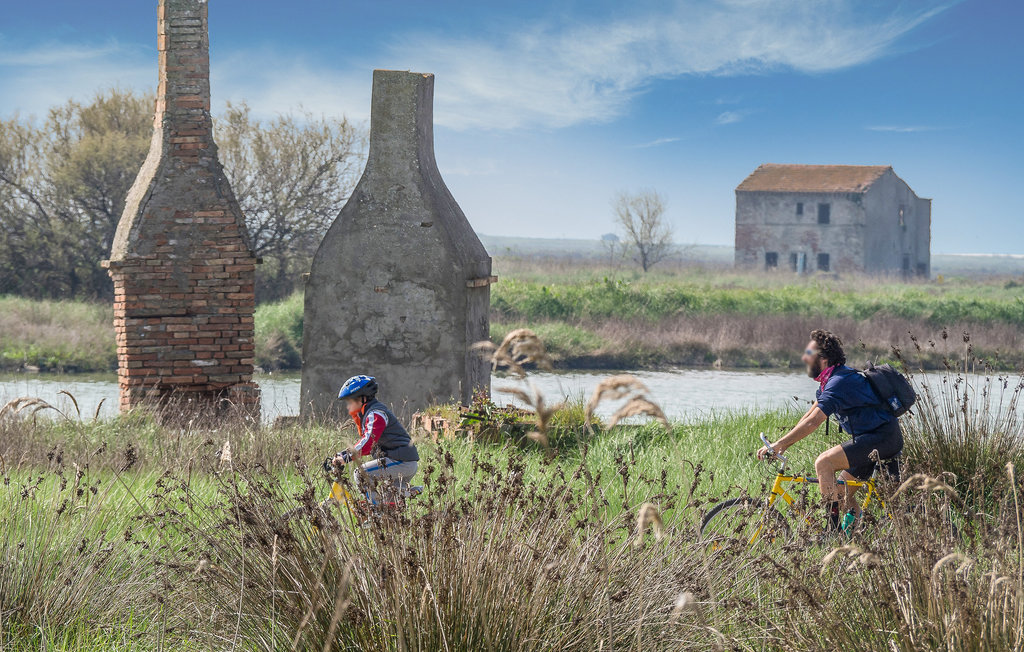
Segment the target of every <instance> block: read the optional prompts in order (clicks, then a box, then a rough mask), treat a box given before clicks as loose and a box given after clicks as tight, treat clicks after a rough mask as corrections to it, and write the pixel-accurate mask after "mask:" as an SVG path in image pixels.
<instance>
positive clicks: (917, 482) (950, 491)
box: [892, 473, 963, 507]
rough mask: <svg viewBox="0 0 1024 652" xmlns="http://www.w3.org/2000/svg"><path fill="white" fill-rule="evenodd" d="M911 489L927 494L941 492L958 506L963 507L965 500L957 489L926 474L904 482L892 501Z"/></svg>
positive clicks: (911, 477)
mask: <svg viewBox="0 0 1024 652" xmlns="http://www.w3.org/2000/svg"><path fill="white" fill-rule="evenodd" d="M911 489H916V490H918V491H923V492H925V493H930V492H940V491H941V492H944V493H945V494H946V495H947V496H949V497H950V498H952V499H953V501H954V502H955V503H956V504H957V505H959V506H961V507H963V500H961V498H960V495H959V494H958V493H957V491H956V489H954V488H953V487H950V486H949V485H948V484H946V483H945V482H943V481H942V480H939V479H938V478H933V477H932V476H930V475H926V474H924V473H915V474H914V475H912V476H910V477H909V478H907V479H906V480H904V481H903V483H902V484H900V486H899V488H898V489H896V492H895V493H893V495H892V499H893V500H895V499H896V498H898V497H899V496H900V494H902V493H903V492H904V491H906V490H911Z"/></svg>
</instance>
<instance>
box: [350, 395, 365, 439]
mask: <svg viewBox="0 0 1024 652" xmlns="http://www.w3.org/2000/svg"><path fill="white" fill-rule="evenodd" d="M365 411H366V403H363V404H362V405H360V406H359V408H358V409H356V410H352V411H351V412H349V413H348V415H349V416H350V417H352V421H354V422H355V424H356V432H358V433H359V436H360V437H362V436H363V412H365Z"/></svg>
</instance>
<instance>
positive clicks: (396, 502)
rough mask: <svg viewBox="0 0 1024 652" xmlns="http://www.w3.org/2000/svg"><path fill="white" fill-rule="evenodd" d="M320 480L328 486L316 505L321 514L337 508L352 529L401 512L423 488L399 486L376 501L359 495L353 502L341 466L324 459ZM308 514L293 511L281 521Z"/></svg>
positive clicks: (298, 509) (367, 496)
mask: <svg viewBox="0 0 1024 652" xmlns="http://www.w3.org/2000/svg"><path fill="white" fill-rule="evenodd" d="M322 468H323V472H324V477H325V478H326V480H327V482H328V483H329V484H330V493H329V494H328V495H327V498H325V499H324V500H323V502H321V503H320V505H319V508H320V509H322V510H327V509H330V508H331V506H332V505H339V506H341V507H344V508H345V512H346V513H347V514H348V516H349V517H350V518H351V519H352V523H353V525H357V526H359V525H363V524H365V523H367V522H368V521H369V520H370V519H372V518H373V517H374V516H376V515H379V514H380V513H381V512H382V511H383V510H401V509H404V508H405V505H406V503H407V502H408V501H409V500H410V499H411V498H415V497H416V496H419V495H420V494H421V493H423V487H419V486H412V485H409V484H407V483H403V484H402V485H401V486H400V487H397V488H396V489H394V490H391V491H385V492H384V493H383V495H382V496H381V497H380V498H382V499H381V500H377V501H372V500H370V497H369V495H367V494H363V495H362V496H360V497H359V498H356V497H354V496H353V495H352V493H351V492H349V490H348V488H347V487H346V486H345V483H344V481H343V480H342V473H343V469H344V465H342V466H340V467H339V466H336V465H335V462H334V458H331V457H328V458H327V459H325V460H324V463H323V467H322ZM307 511H308V510H307V509H306V508H304V507H297V508H295V509H293V510H290V511H288V512H286V513H285V514H284V518H285V520H288V519H291V518H294V517H296V516H300V515H302V514H303V513H305V512H307Z"/></svg>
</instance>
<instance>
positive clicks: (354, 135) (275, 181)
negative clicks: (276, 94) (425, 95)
mask: <svg viewBox="0 0 1024 652" xmlns="http://www.w3.org/2000/svg"><path fill="white" fill-rule="evenodd" d="M215 129H216V137H217V144H218V148H219V154H220V158H221V161H222V162H223V163H224V171H225V172H226V173H227V175H228V177H229V178H230V179H231V187H232V188H233V189H234V191H235V196H236V197H237V198H238V203H239V205H240V206H241V208H242V212H243V213H244V214H245V220H246V224H247V226H248V228H249V238H250V241H251V243H252V247H253V251H254V252H255V253H256V255H257V256H260V257H263V258H264V259H265V262H264V265H262V266H261V268H260V269H259V270H258V272H257V274H258V277H257V289H258V291H259V295H260V296H259V297H258V299H259V300H260V301H264V300H268V299H278V298H281V297H283V296H286V295H288V294H290V293H291V292H292V291H293V290H294V289H295V288H296V287H297V280H298V278H299V276H300V275H301V272H302V271H305V270H307V269H309V262H310V260H311V259H312V256H313V254H314V253H316V248H317V246H318V245H319V244H320V240H321V239H323V235H324V233H326V231H327V228H328V227H329V226H330V225H331V223H332V222H333V221H334V219H335V218H336V217H337V216H338V213H339V212H340V211H341V207H342V206H343V205H344V204H345V202H346V201H347V200H348V197H349V195H350V194H351V193H352V189H353V188H355V184H356V182H357V181H358V180H359V173H360V171H361V170H362V167H363V163H364V161H365V158H366V133H365V130H364V129H362V128H360V127H357V126H355V125H353V124H352V123H350V122H349V121H348V120H346V119H344V118H341V119H334V118H325V117H317V116H315V115H313V114H311V113H309V112H303V113H299V114H298V115H294V114H288V115H282V116H278V117H276V118H274V119H273V120H269V121H267V122H266V123H262V122H260V120H258V119H257V118H254V117H253V116H252V113H251V111H250V109H249V106H248V105H247V104H245V103H244V102H242V103H240V104H228V107H227V110H226V111H225V112H224V114H223V115H222V116H220V117H219V118H217V120H216V122H215Z"/></svg>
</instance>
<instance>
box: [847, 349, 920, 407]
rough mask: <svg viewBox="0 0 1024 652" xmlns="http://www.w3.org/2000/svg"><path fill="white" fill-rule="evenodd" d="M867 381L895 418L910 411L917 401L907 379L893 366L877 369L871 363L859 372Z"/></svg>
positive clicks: (884, 365) (883, 365)
mask: <svg viewBox="0 0 1024 652" xmlns="http://www.w3.org/2000/svg"><path fill="white" fill-rule="evenodd" d="M857 373H859V374H860V375H861V376H864V378H866V379H867V381H868V383H869V384H870V385H871V389H873V390H874V391H875V394H876V395H877V396H878V400H879V402H880V404H881V405H884V406H885V407H886V408H887V409H888V410H889V411H890V412H892V413H893V415H894V416H897V417H900V416H903V415H904V414H906V413H907V411H908V410H910V406H912V405H913V404H914V401H916V400H917V393H916V392H914V388H913V386H912V385H911V384H910V381H909V380H907V377H906V376H904V375H903V374H901V373H900V372H898V371H896V370H895V369H893V367H892V365H889V364H882V365H878V366H877V367H876V366H875V365H873V364H871V363H870V362H869V363H868V366H867V368H865V369H864V370H863V371H859V372H857Z"/></svg>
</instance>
